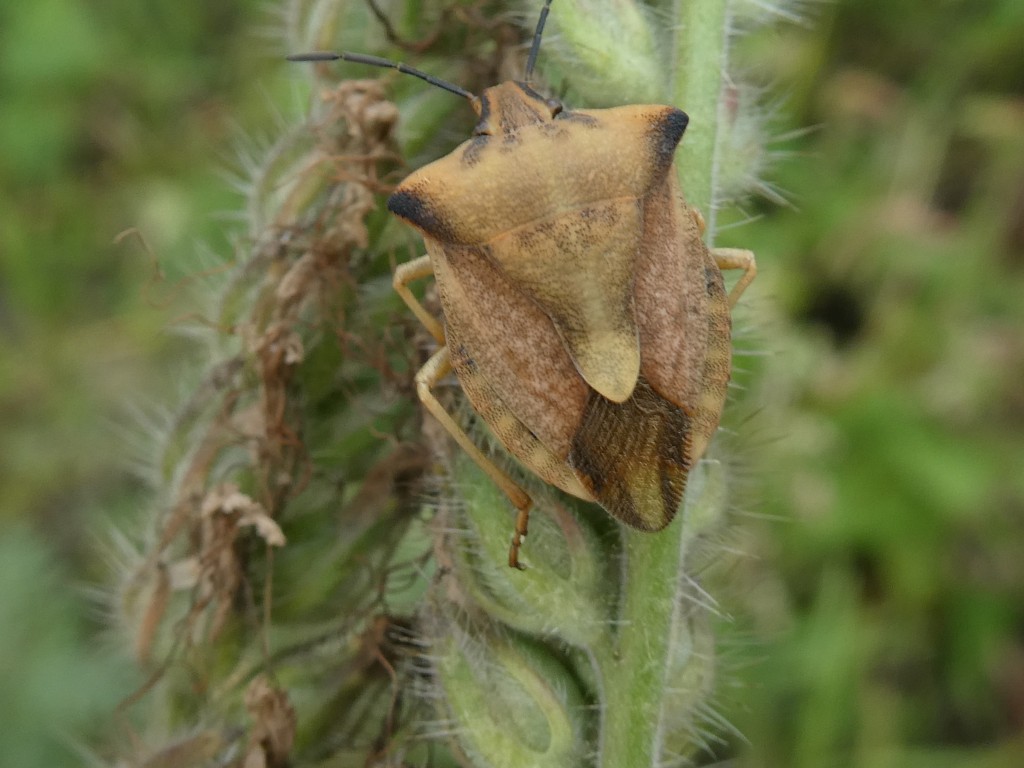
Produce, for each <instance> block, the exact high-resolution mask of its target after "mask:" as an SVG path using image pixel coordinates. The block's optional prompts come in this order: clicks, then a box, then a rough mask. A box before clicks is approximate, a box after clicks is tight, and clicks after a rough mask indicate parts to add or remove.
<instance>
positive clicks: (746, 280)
mask: <svg viewBox="0 0 1024 768" xmlns="http://www.w3.org/2000/svg"><path fill="white" fill-rule="evenodd" d="M711 258H713V259H714V260H715V264H717V265H718V268H719V269H722V270H725V269H742V270H743V274H742V275H741V276H740V279H739V281H738V282H737V283H736V285H734V286H733V287H732V290H731V291H729V308H730V309H732V308H733V307H735V306H736V302H737V301H739V298H740V294H742V293H743V292H744V291H745V290H747V286H748V285H750V283H751V282H752V281H753V279H754V278H755V277H756V276H757V261H756V260H755V259H754V252H753V251H746V250H743V249H742V248H712V249H711Z"/></svg>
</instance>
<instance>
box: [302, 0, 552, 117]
mask: <svg viewBox="0 0 1024 768" xmlns="http://www.w3.org/2000/svg"><path fill="white" fill-rule="evenodd" d="M548 4H549V5H550V0H549V3H548ZM546 10H547V9H545V11H546ZM286 58H287V59H288V61H349V62H351V63H353V64H368V65H369V66H371V67H381V68H383V69H397V70H398V71H399V72H401V73H402V74H403V75H412V76H413V77H418V78H419V79H420V80H426V81H427V82H428V83H430V84H431V85H436V86H437V87H438V88H441V89H443V90H445V91H448V92H449V93H454V94H455V95H456V96H461V97H462V98H464V99H468V100H469V101H471V102H475V101H476V96H474V95H473V94H472V93H470V92H469V91H467V90H466V89H465V88H460V87H459V86H457V85H455V84H453V83H449V82H447V81H446V80H442V79H441V78H439V77H434V76H433V75H428V74H427V73H426V72H422V71H420V70H418V69H415V68H413V67H410V66H407V65H406V64H402V63H401V62H399V61H390V60H389V59H382V58H379V57H377V56H368V55H367V54H365V53H348V52H347V51H342V52H341V53H332V52H330V51H314V52H313V53H293V54H292V55H291V56H287V57H286Z"/></svg>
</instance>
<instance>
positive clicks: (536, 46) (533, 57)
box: [523, 0, 551, 85]
mask: <svg viewBox="0 0 1024 768" xmlns="http://www.w3.org/2000/svg"><path fill="white" fill-rule="evenodd" d="M549 10H551V0H545V1H544V7H543V8H541V9H540V18H539V19H537V29H536V30H534V32H533V45H531V46H530V55H529V57H528V58H527V59H526V77H525V78H523V80H524V81H525V82H526V84H527V85H529V84H530V81H531V80H532V79H533V68H534V66H535V65H536V64H537V54H538V53H540V39H541V38H542V37H543V36H544V25H545V24H546V23H547V21H548V11H549Z"/></svg>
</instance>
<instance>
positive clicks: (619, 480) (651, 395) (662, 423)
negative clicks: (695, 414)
mask: <svg viewBox="0 0 1024 768" xmlns="http://www.w3.org/2000/svg"><path fill="white" fill-rule="evenodd" d="M689 435H690V426H689V417H688V416H687V414H686V413H685V412H684V411H681V410H679V409H678V408H674V407H672V406H671V404H670V403H668V402H667V401H666V400H665V399H664V398H662V397H661V396H659V395H658V394H657V393H656V392H655V391H654V390H653V389H651V386H650V384H649V383H648V382H647V381H646V380H645V379H644V378H643V376H641V377H640V379H639V381H638V382H637V385H636V388H635V389H634V391H633V394H632V395H631V396H630V398H629V399H628V400H626V402H624V403H613V402H611V401H610V400H607V399H606V398H603V397H601V396H600V395H598V394H597V393H596V392H595V393H593V394H592V396H591V398H590V400H589V402H588V403H587V408H586V411H585V413H584V418H583V422H582V423H581V425H580V429H579V431H578V432H577V433H576V434H575V436H574V438H573V444H572V450H571V451H570V453H569V463H570V464H571V465H572V467H573V468H574V469H575V470H576V473H577V475H578V476H579V477H580V480H581V481H582V482H583V485H584V487H586V488H587V490H589V491H590V492H591V493H592V494H593V496H594V498H596V499H597V501H598V502H600V504H601V506H603V507H604V508H605V509H607V510H608V511H609V512H611V513H612V514H613V515H614V516H615V517H617V518H618V519H619V520H621V521H622V522H624V523H627V524H629V525H631V526H633V527H634V528H639V529H640V530H644V531H660V530H661V529H662V528H664V527H665V526H666V525H668V524H669V523H670V522H672V518H673V517H675V514H676V510H677V509H679V504H680V503H681V502H682V500H683V493H684V491H685V490H686V477H687V474H688V473H689V471H690V459H689V455H690V449H689Z"/></svg>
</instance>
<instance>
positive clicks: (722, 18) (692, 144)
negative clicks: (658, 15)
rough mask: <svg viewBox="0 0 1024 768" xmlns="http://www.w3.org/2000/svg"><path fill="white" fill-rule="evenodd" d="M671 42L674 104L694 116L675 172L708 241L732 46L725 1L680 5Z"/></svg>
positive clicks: (690, 0) (681, 1) (687, 0)
mask: <svg viewBox="0 0 1024 768" xmlns="http://www.w3.org/2000/svg"><path fill="white" fill-rule="evenodd" d="M676 4H677V6H676V7H677V11H676V20H677V22H678V23H677V24H676V27H675V29H676V32H675V35H674V37H673V40H672V46H673V67H672V71H673V72H674V73H675V82H674V84H673V93H672V103H673V104H676V105H677V106H679V107H680V109H682V110H683V111H684V112H686V113H687V114H688V115H689V116H690V124H689V126H687V129H686V135H685V136H684V137H683V141H682V144H681V145H680V147H679V150H678V151H677V153H676V169H677V171H678V173H679V178H680V182H681V183H682V184H683V193H684V194H685V195H686V198H687V200H688V201H689V203H690V205H692V206H694V207H695V208H697V209H698V210H699V211H701V213H703V214H704V218H705V220H706V222H707V225H708V228H707V234H706V239H707V240H708V242H711V240H712V238H713V236H714V232H715V209H714V201H715V195H714V190H715V182H716V179H715V176H716V171H717V166H718V163H717V151H718V142H717V137H718V133H719V122H720V121H721V119H722V114H721V98H720V97H721V92H722V72H723V71H725V58H726V51H727V44H728V32H727V23H726V22H727V17H728V3H727V2H726V0H676Z"/></svg>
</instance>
